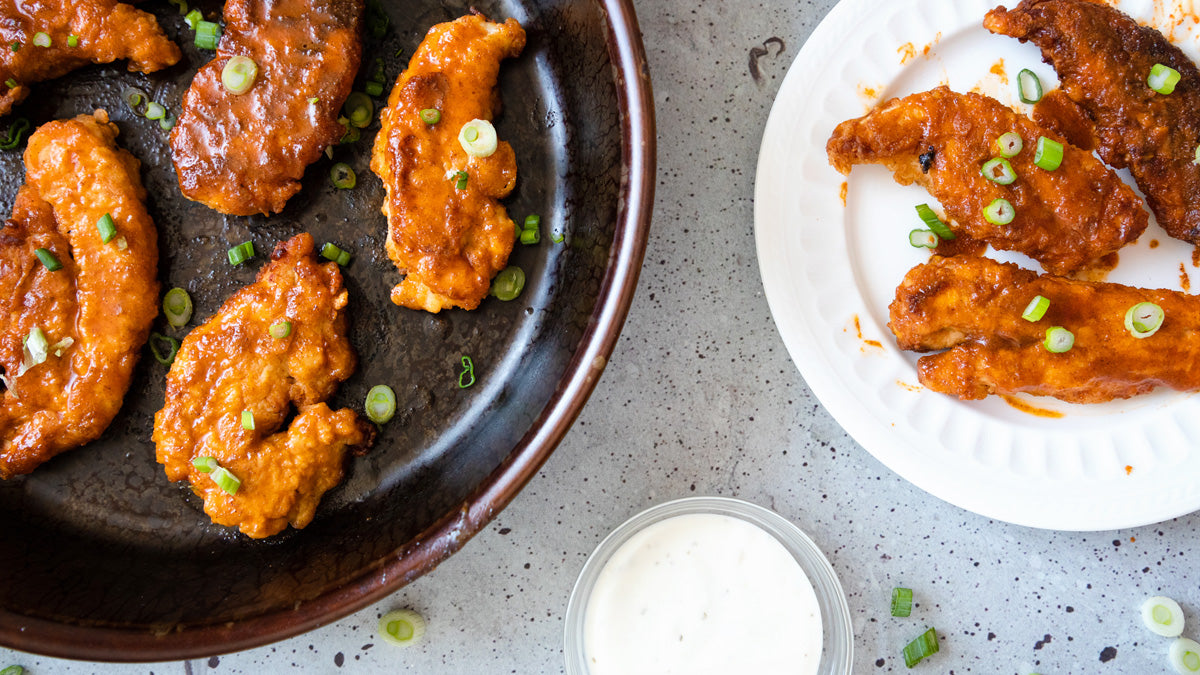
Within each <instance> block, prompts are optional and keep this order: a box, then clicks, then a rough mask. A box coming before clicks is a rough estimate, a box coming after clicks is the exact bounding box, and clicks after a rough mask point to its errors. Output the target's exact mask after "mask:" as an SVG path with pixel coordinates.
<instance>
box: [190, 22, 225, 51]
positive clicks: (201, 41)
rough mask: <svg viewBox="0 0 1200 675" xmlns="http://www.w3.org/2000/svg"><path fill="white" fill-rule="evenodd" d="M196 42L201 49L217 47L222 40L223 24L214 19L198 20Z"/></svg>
mask: <svg viewBox="0 0 1200 675" xmlns="http://www.w3.org/2000/svg"><path fill="white" fill-rule="evenodd" d="M194 28H195V29H196V39H195V44H196V46H197V47H199V48H200V49H216V48H217V43H218V42H220V41H221V26H220V25H218V24H215V23H213V22H212V21H197V22H196V25H195V26H194Z"/></svg>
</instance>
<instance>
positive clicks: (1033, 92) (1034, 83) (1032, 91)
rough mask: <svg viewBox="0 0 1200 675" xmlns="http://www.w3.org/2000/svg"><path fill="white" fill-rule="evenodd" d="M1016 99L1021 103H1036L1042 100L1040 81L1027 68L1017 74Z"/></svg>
mask: <svg viewBox="0 0 1200 675" xmlns="http://www.w3.org/2000/svg"><path fill="white" fill-rule="evenodd" d="M1017 98H1020V99H1021V103H1037V102H1038V101H1040V100H1042V81H1041V80H1039V79H1038V76H1037V75H1036V74H1035V73H1034V72H1033V71H1032V70H1029V69H1028V68H1024V69H1022V70H1021V72H1019V73H1017Z"/></svg>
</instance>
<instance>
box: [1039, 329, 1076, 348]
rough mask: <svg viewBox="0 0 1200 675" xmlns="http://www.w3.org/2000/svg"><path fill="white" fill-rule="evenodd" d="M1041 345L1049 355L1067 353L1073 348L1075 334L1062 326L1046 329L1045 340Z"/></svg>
mask: <svg viewBox="0 0 1200 675" xmlns="http://www.w3.org/2000/svg"><path fill="white" fill-rule="evenodd" d="M1042 344H1043V345H1044V346H1045V347H1046V351H1048V352H1050V353H1051V354H1062V353H1063V352H1069V351H1071V347H1074V346H1075V334H1074V333H1072V332H1071V331H1069V330H1067V329H1066V328H1063V327H1062V326H1052V327H1050V328H1047V329H1046V339H1045V341H1043V342H1042Z"/></svg>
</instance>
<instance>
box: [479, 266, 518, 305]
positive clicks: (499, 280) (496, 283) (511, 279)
mask: <svg viewBox="0 0 1200 675" xmlns="http://www.w3.org/2000/svg"><path fill="white" fill-rule="evenodd" d="M524 288H525V270H523V269H521V268H520V267H516V266H512V267H505V268H504V269H503V270H501V271H500V273H499V274H497V275H496V278H495V279H492V288H491V289H490V290H489V291H488V292H489V293H491V294H492V295H493V296H495V297H496V298H497V299H499V300H503V301H505V302H508V301H509V300H514V299H516V297H517V296H518V295H520V294H521V290H522V289H524Z"/></svg>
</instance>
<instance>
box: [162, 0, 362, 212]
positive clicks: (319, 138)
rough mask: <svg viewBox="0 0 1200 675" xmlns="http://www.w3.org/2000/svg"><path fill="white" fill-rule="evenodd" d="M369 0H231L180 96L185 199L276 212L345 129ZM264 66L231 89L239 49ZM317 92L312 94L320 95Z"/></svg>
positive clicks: (178, 142)
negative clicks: (242, 88)
mask: <svg viewBox="0 0 1200 675" xmlns="http://www.w3.org/2000/svg"><path fill="white" fill-rule="evenodd" d="M362 14H363V0H228V2H226V3H225V33H224V37H222V38H221V42H220V44H219V45H218V47H217V56H216V58H214V59H213V60H212V61H210V62H208V64H207V65H205V66H204V67H203V68H201V69H200V72H198V73H196V78H195V79H194V80H192V85H191V87H189V88H188V90H187V93H186V94H184V97H183V109H182V112H181V113H180V115H179V121H178V123H177V124H176V125H175V128H174V129H173V130H172V131H171V158H172V159H173V160H174V162H175V172H176V174H178V176H179V188H180V190H182V191H183V195H184V196H185V197H187V198H188V199H191V200H193V201H197V202H200V203H202V204H205V205H207V206H208V207H210V208H213V209H216V210H217V211H220V212H221V213H226V214H230V215H237V216H249V215H253V214H257V213H261V214H269V213H278V212H279V211H281V210H283V206H284V204H285V203H287V200H288V199H290V198H291V196H292V195H294V194H296V193H297V192H299V191H300V178H301V177H302V176H303V175H304V169H305V168H306V167H307V166H308V165H309V164H312V163H313V162H315V161H316V160H317V159H318V158H320V156H321V153H322V152H323V151H324V150H325V148H326V147H327V146H329V145H332V144H333V143H336V142H337V141H338V140H340V139H341V138H342V136H343V135H344V134H345V133H346V128H345V127H343V126H342V125H341V124H339V123H338V121H337V119H338V114H339V112H340V111H341V108H342V104H344V103H345V102H346V98H347V97H348V96H349V95H350V88H351V86H352V85H353V84H354V75H355V73H357V72H358V65H359V61H360V59H361V58H362V41H361V36H360V33H361V30H360V24H361V22H362ZM238 55H241V56H246V57H249V58H250V59H252V60H253V61H254V63H255V64H256V65H257V66H258V76H257V78H256V80H255V82H254V85H253V86H252V87H251V88H250V90H249V91H247V92H245V93H243V94H233V93H230V92H229V91H228V90H226V89H225V87H224V85H223V84H222V83H221V72H222V70H223V69H224V68H225V64H226V63H228V62H229V59H230V58H232V57H234V56H238ZM314 99H315V100H314Z"/></svg>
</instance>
